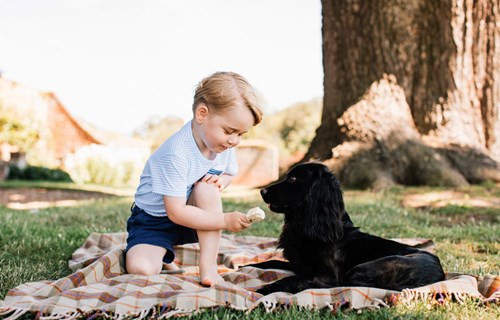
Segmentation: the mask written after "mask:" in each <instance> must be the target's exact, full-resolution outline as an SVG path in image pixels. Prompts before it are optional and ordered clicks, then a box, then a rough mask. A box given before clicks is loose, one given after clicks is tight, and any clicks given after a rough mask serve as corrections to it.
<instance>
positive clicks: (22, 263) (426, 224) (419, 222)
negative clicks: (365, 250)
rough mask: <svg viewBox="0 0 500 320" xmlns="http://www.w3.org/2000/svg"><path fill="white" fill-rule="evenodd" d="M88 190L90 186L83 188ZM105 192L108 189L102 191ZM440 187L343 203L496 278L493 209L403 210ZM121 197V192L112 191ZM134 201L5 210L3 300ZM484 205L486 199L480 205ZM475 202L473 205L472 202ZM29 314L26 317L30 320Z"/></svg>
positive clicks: (277, 220)
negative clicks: (415, 198) (405, 203)
mask: <svg viewBox="0 0 500 320" xmlns="http://www.w3.org/2000/svg"><path fill="white" fill-rule="evenodd" d="M33 185H34V186H38V187H41V186H43V187H46V188H49V187H57V188H70V189H78V187H77V186H74V185H71V186H70V185H61V184H57V185H50V184H43V185H41V184H39V183H38V184H37V183H35V184H32V185H31V186H33ZM29 186H30V184H26V183H23V184H15V183H14V184H13V183H8V184H5V183H4V184H2V185H0V192H2V190H5V189H2V187H3V188H6V187H7V188H19V187H23V188H24V187H29ZM86 190H87V191H89V188H88V187H86ZM101 191H103V190H101ZM445 191H446V190H442V189H437V188H395V189H392V190H389V191H386V192H382V193H373V192H368V191H356V190H348V191H346V192H345V201H346V205H347V209H348V212H349V214H350V215H351V217H352V219H353V221H354V223H355V224H357V225H358V226H360V227H361V228H362V229H363V230H364V231H368V232H370V233H374V234H377V235H380V236H383V237H389V238H391V237H395V238H396V237H397V238H400V237H424V238H431V239H433V240H434V241H435V243H436V247H435V253H436V254H437V255H438V256H439V257H440V258H441V261H442V263H443V265H444V269H445V270H446V271H450V272H462V273H469V274H474V275H484V274H498V273H499V272H498V270H499V266H500V257H499V254H498V253H499V249H500V244H499V235H500V230H499V218H500V217H499V216H500V209H498V207H495V206H491V207H488V206H477V207H476V206H470V205H468V204H467V201H465V203H464V202H463V201H453V200H450V201H449V204H448V205H444V206H443V205H442V204H441V205H440V206H435V207H432V203H430V204H429V206H428V207H424V208H411V207H405V206H403V205H402V204H401V203H402V199H403V198H404V197H406V196H408V195H410V194H411V195H415V194H417V195H418V194H428V193H431V192H435V193H436V192H438V195H439V192H445ZM455 191H456V192H459V193H460V194H462V195H466V197H465V199H466V200H470V199H474V198H480V199H482V200H485V199H486V200H488V199H489V200H491V201H493V202H491V201H490V202H486V203H494V202H495V201H497V200H498V199H499V198H500V187H499V186H498V185H494V184H489V185H482V186H473V187H468V188H462V189H459V190H455ZM115 194H116V193H115ZM131 201H132V198H131V197H122V196H114V197H109V198H100V199H96V200H85V201H81V202H79V203H78V205H77V206H72V207H53V208H45V209H35V210H34V209H30V210H14V209H9V208H7V207H6V206H2V205H0V221H2V223H1V224H0V299H3V298H4V297H5V295H6V293H7V291H8V289H10V288H13V287H15V286H17V285H19V284H21V283H25V282H31V281H39V280H42V279H57V278H61V277H64V276H66V275H68V274H69V273H70V270H69V269H68V267H67V262H68V260H69V259H70V257H71V254H72V253H73V251H74V250H75V249H76V248H78V247H79V246H80V245H81V244H82V243H83V242H84V240H85V239H86V238H87V236H88V235H89V234H90V233H91V232H118V231H124V229H125V221H126V219H127V217H128V215H129V208H130V204H131ZM483 202H484V201H483ZM471 203H475V202H471ZM253 206H261V208H266V206H265V205H264V204H263V202H262V201H261V200H260V199H259V198H258V197H257V196H256V194H255V193H252V194H251V195H250V196H247V197H243V196H242V195H241V194H239V193H237V192H235V193H233V194H228V196H227V197H226V198H225V200H224V208H225V211H233V210H240V211H243V212H246V211H247V210H248V209H249V208H251V207H253ZM266 214H267V215H268V218H267V219H266V220H264V221H263V222H260V223H257V224H255V225H253V226H252V227H251V228H249V229H248V230H246V231H244V232H242V233H241V234H242V235H243V234H251V235H258V236H273V237H276V236H277V235H278V234H279V232H280V229H281V225H282V217H281V216H280V215H277V214H273V213H270V212H269V211H268V210H267V208H266ZM33 317H34V316H33V315H28V316H26V317H25V318H33ZM193 318H199V319H214V318H218V319H299V318H309V319H316V318H317V319H325V318H331V319H337V318H338V319H344V318H347V319H349V318H356V319H393V318H402V319H403V318H404V319H413V318H417V319H420V318H421V319H434V318H436V319H453V318H455V319H464V318H470V319H498V318H500V306H499V305H498V304H496V305H489V306H485V305H482V304H480V303H477V302H476V301H473V300H469V301H467V302H466V303H464V304H458V303H446V304H445V305H443V306H432V307H429V306H428V305H426V304H424V303H414V304H411V305H396V306H394V307H391V308H382V309H378V310H364V311H362V312H358V311H349V310H343V311H337V312H335V313H332V312H330V311H327V310H322V311H314V312H313V311H306V310H298V309H295V308H292V309H288V310H279V311H277V312H275V313H272V314H266V313H265V312H264V311H263V310H261V309H257V310H254V311H253V312H252V313H250V314H245V313H242V312H238V311H234V310H228V309H225V308H220V309H216V310H207V311H204V312H201V313H198V314H196V315H194V316H193Z"/></svg>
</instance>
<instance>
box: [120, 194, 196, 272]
mask: <svg viewBox="0 0 500 320" xmlns="http://www.w3.org/2000/svg"><path fill="white" fill-rule="evenodd" d="M131 211H132V215H131V216H130V218H128V220H127V232H128V238H127V248H126V249H125V254H126V253H127V251H128V250H129V249H130V248H132V247H133V246H135V245H136V244H151V245H154V246H158V247H162V248H165V249H167V252H166V253H165V255H164V256H163V262H165V263H171V262H172V261H174V258H175V255H174V249H173V246H174V245H178V244H184V243H193V242H198V236H197V234H196V230H193V229H190V228H187V227H184V226H180V225H178V224H175V223H173V222H172V220H170V219H169V218H168V217H155V216H152V215H150V214H148V213H146V211H144V210H142V209H141V208H139V207H138V206H136V205H135V203H134V204H133V205H132V208H131Z"/></svg>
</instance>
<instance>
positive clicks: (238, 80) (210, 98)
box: [193, 72, 263, 126]
mask: <svg viewBox="0 0 500 320" xmlns="http://www.w3.org/2000/svg"><path fill="white" fill-rule="evenodd" d="M238 100H241V101H243V103H244V105H245V106H246V107H248V109H250V111H251V112H252V115H253V117H254V124H253V125H254V126H255V125H257V124H259V123H260V122H261V121H262V114H263V113H262V109H261V108H260V105H259V102H258V99H257V95H256V94H255V90H254V88H253V87H252V86H251V85H250V83H248V81H247V80H246V79H245V78H243V77H242V76H241V75H239V74H237V73H234V72H216V73H214V74H212V75H210V76H208V77H206V78H204V79H202V80H201V81H200V83H198V86H197V87H196V91H195V93H194V101H193V112H195V110H196V107H197V106H198V105H199V104H200V103H204V104H205V105H207V107H208V108H213V109H214V110H215V111H216V112H217V111H222V110H223V109H225V108H228V107H232V106H234V105H236V104H237V103H238V102H239V101H238Z"/></svg>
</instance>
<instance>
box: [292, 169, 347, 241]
mask: <svg viewBox="0 0 500 320" xmlns="http://www.w3.org/2000/svg"><path fill="white" fill-rule="evenodd" d="M306 197H307V198H306V199H303V202H302V208H301V209H302V212H301V213H300V215H301V219H300V220H301V223H302V228H303V230H304V232H305V233H306V236H307V237H308V238H311V239H317V240H319V241H321V242H327V243H331V242H334V241H336V240H339V239H340V238H342V237H343V235H344V229H343V225H342V217H343V215H344V214H345V209H344V200H343V197H342V190H341V189H340V183H339V181H338V180H337V178H335V176H334V175H333V174H332V173H331V172H330V171H328V170H327V169H326V168H325V171H324V172H321V174H320V177H319V178H318V179H314V181H313V182H312V185H311V187H310V189H309V192H308V194H307V195H306Z"/></svg>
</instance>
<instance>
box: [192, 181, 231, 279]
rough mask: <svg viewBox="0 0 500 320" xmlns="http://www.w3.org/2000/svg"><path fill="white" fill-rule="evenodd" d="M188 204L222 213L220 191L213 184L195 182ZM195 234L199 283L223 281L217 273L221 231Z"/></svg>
mask: <svg viewBox="0 0 500 320" xmlns="http://www.w3.org/2000/svg"><path fill="white" fill-rule="evenodd" d="M188 204H190V205H193V206H196V207H198V208H200V209H203V210H207V211H211V212H221V213H222V200H221V197H220V191H219V189H218V188H217V187H216V186H215V185H213V184H207V183H204V182H200V183H197V184H196V185H195V186H194V188H193V191H192V193H191V196H190V197H189V200H188ZM197 234H198V241H199V242H200V282H201V284H202V285H203V286H207V287H211V286H213V285H215V284H216V283H219V282H224V279H222V277H221V276H220V275H219V274H218V273H217V255H218V253H219V242H220V237H221V234H222V231H221V230H217V231H202V230H197Z"/></svg>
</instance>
